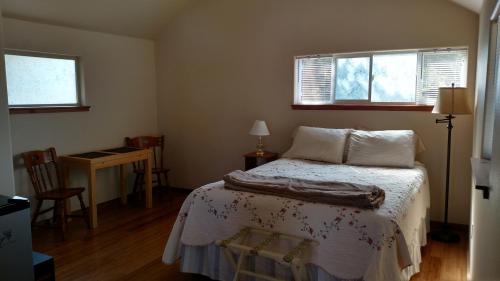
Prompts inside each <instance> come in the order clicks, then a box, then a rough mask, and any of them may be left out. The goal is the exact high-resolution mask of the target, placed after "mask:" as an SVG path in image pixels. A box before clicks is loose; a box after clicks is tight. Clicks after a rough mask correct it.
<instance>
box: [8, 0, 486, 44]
mask: <svg viewBox="0 0 500 281" xmlns="http://www.w3.org/2000/svg"><path fill="white" fill-rule="evenodd" d="M450 1H452V2H455V3H457V4H459V5H461V6H463V7H466V8H467V9H470V10H472V11H474V12H476V13H479V11H480V9H481V6H482V3H483V1H484V0H450ZM193 2H194V1H193V0H0V5H1V7H2V13H3V15H4V16H5V17H9V18H17V19H22V20H29V21H35V22H41V23H48V24H57V25H62V26H69V27H75V28H81V29H87V30H94V31H101V32H107V33H114V34H120V35H127V36H133V37H139V38H148V39H154V38H155V36H156V35H157V34H158V33H160V32H161V29H162V28H163V27H164V26H165V25H166V24H167V23H168V22H169V20H171V19H172V18H173V17H174V16H175V15H177V14H178V13H179V12H180V11H181V10H182V9H183V8H185V7H186V6H188V5H189V4H190V3H193Z"/></svg>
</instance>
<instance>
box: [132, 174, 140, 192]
mask: <svg viewBox="0 0 500 281" xmlns="http://www.w3.org/2000/svg"><path fill="white" fill-rule="evenodd" d="M139 175H140V174H135V180H134V189H133V190H132V193H136V192H137V189H138V188H139Z"/></svg>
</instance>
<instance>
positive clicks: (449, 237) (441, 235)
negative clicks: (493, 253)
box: [431, 114, 460, 243]
mask: <svg viewBox="0 0 500 281" xmlns="http://www.w3.org/2000/svg"><path fill="white" fill-rule="evenodd" d="M454 118H455V116H453V115H451V114H448V115H447V116H446V117H445V118H443V119H436V123H447V126H446V127H447V128H448V148H447V153H446V195H445V201H444V224H443V226H442V228H441V229H439V230H438V231H433V232H432V233H431V237H432V239H433V240H437V241H441V242H446V243H454V242H458V241H459V239H460V238H459V236H458V234H456V233H455V232H453V231H452V230H451V229H450V227H449V225H448V196H449V194H450V164H451V163H450V162H451V161H450V160H451V159H450V158H451V131H452V130H453V123H452V120H453V119H454Z"/></svg>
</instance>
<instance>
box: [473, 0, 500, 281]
mask: <svg viewBox="0 0 500 281" xmlns="http://www.w3.org/2000/svg"><path fill="white" fill-rule="evenodd" d="M496 2H497V1H496V0H486V1H485V4H484V6H483V9H482V12H481V16H480V29H479V43H478V63H477V87H476V95H477V96H476V107H475V108H476V111H475V117H476V119H475V122H474V123H475V124H474V154H473V155H474V157H477V158H480V157H481V156H482V155H484V154H486V155H488V154H489V152H492V153H491V160H492V170H491V174H490V183H491V194H490V199H489V200H486V199H483V196H482V192H481V191H478V190H475V189H474V188H472V204H471V205H472V206H471V229H470V233H471V235H470V243H469V245H470V250H469V267H468V271H469V272H468V275H469V276H468V277H469V280H485V281H489V280H500V267H499V266H498V265H499V264H500V252H499V251H498V245H500V145H499V143H500V95H499V93H498V90H496V91H495V92H496V93H494V94H495V95H496V97H495V96H491V97H486V88H487V85H486V81H487V77H488V75H492V74H491V73H490V74H489V73H488V71H487V67H488V53H489V51H490V50H489V49H488V47H489V40H490V24H491V22H490V16H491V14H492V12H493V8H494V6H495V4H496ZM491 53H492V55H494V51H491ZM498 63H499V62H498V61H497V67H498ZM497 79H498V77H497ZM490 86H491V85H488V87H490ZM488 102H493V103H495V105H494V107H493V108H494V109H495V110H496V113H495V112H493V111H490V110H486V106H485V105H487V103H488ZM488 115H491V116H488ZM485 117H486V118H485ZM489 117H492V118H491V119H492V120H493V123H494V124H491V126H484V124H485V122H486V120H487V119H488V118H489ZM489 136H493V139H492V147H483V146H482V144H483V143H484V142H483V139H484V138H485V137H486V138H488V137H489ZM486 143H487V142H486ZM485 151H486V152H487V153H485Z"/></svg>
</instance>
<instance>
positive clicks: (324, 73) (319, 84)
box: [295, 57, 334, 104]
mask: <svg viewBox="0 0 500 281" xmlns="http://www.w3.org/2000/svg"><path fill="white" fill-rule="evenodd" d="M295 63H296V64H297V71H296V72H295V73H296V75H297V78H296V81H297V82H298V83H297V84H296V87H297V89H296V92H299V93H300V95H299V96H298V98H299V100H297V101H296V103H299V104H325V103H330V102H331V101H332V97H333V88H332V85H333V83H332V74H333V68H334V64H333V58H332V57H316V58H314V57H313V58H302V59H297V60H296V62H295Z"/></svg>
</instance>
